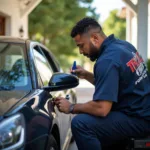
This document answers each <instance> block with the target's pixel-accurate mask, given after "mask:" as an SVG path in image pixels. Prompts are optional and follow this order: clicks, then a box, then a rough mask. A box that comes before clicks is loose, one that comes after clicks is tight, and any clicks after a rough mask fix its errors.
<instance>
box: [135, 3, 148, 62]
mask: <svg viewBox="0 0 150 150" xmlns="http://www.w3.org/2000/svg"><path fill="white" fill-rule="evenodd" d="M137 7H138V9H137V10H138V15H137V25H138V26H137V33H138V34H137V35H138V36H137V49H138V51H139V53H140V54H141V55H142V57H143V59H144V60H147V58H148V0H138V5H137Z"/></svg>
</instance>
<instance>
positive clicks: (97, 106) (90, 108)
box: [73, 100, 113, 117]
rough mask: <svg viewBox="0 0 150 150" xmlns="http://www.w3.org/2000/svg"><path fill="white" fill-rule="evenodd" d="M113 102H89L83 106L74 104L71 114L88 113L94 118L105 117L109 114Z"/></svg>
mask: <svg viewBox="0 0 150 150" xmlns="http://www.w3.org/2000/svg"><path fill="white" fill-rule="evenodd" d="M112 104H113V102H111V101H105V100H103V101H101V100H100V101H90V102H87V103H83V104H75V106H74V109H73V113H75V114H79V113H88V114H91V115H95V116H101V117H105V116H107V114H108V113H109V112H110V110H111V108H112Z"/></svg>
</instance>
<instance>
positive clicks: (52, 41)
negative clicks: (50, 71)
mask: <svg viewBox="0 0 150 150" xmlns="http://www.w3.org/2000/svg"><path fill="white" fill-rule="evenodd" d="M92 1H93V0H42V2H41V3H40V4H39V5H38V6H37V7H36V8H35V9H34V11H33V12H32V13H31V14H30V15H29V36H30V38H31V39H33V40H38V41H40V42H42V43H43V44H44V45H46V46H47V47H48V48H49V49H50V50H51V51H52V52H53V53H54V54H55V55H56V56H57V59H58V60H59V61H60V62H61V66H62V67H66V66H69V65H70V62H69V57H70V56H77V51H74V48H75V47H76V46H75V43H74V42H73V40H72V38H71V37H70V31H71V29H72V27H73V26H74V24H75V23H76V22H77V21H79V20H80V19H82V18H83V17H85V16H86V15H90V16H91V17H94V18H96V19H98V17H99V16H98V15H97V14H96V13H95V9H94V8H91V7H90V4H91V3H92Z"/></svg>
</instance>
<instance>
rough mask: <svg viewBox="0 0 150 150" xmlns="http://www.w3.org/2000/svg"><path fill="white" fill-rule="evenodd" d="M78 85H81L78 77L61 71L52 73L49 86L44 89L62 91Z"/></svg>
mask: <svg viewBox="0 0 150 150" xmlns="http://www.w3.org/2000/svg"><path fill="white" fill-rule="evenodd" d="M77 85H79V79H78V77H76V76H75V75H71V74H66V73H60V72H59V73H54V74H53V75H52V77H51V79H50V81H49V85H48V87H44V89H47V90H49V91H60V90H67V89H70V88H74V87H76V86H77Z"/></svg>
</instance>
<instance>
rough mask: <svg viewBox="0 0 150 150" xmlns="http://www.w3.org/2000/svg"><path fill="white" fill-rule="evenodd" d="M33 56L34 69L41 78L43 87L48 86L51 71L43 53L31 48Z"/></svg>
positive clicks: (36, 48)
mask: <svg viewBox="0 0 150 150" xmlns="http://www.w3.org/2000/svg"><path fill="white" fill-rule="evenodd" d="M33 54H34V57H35V64H36V68H37V70H38V72H39V74H40V76H41V79H42V82H43V85H44V86H48V83H49V80H50V78H51V77H52V74H53V70H52V68H51V66H50V64H49V62H48V61H47V59H46V56H45V55H44V53H43V51H42V50H41V49H40V48H39V47H38V46H35V47H34V48H33Z"/></svg>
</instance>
